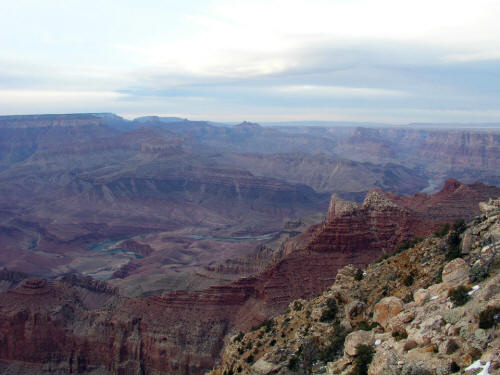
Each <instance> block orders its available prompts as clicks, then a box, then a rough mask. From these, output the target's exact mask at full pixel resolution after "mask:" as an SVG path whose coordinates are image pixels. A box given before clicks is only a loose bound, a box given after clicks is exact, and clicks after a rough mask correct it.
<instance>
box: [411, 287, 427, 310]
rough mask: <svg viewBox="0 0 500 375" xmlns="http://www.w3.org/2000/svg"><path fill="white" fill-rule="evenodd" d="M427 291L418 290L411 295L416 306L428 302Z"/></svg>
mask: <svg viewBox="0 0 500 375" xmlns="http://www.w3.org/2000/svg"><path fill="white" fill-rule="evenodd" d="M429 297H430V296H429V291H428V290H426V289H419V290H417V291H415V293H413V299H414V300H415V303H416V304H417V305H418V306H422V305H423V304H424V303H426V302H427V301H428V300H429Z"/></svg>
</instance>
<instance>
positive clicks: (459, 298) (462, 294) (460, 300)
mask: <svg viewBox="0 0 500 375" xmlns="http://www.w3.org/2000/svg"><path fill="white" fill-rule="evenodd" d="M450 299H451V301H452V302H453V304H454V305H455V306H462V305H465V304H466V303H467V301H468V300H469V294H468V291H467V288H466V287H465V286H463V285H460V286H459V287H457V288H455V289H452V290H451V291H450Z"/></svg>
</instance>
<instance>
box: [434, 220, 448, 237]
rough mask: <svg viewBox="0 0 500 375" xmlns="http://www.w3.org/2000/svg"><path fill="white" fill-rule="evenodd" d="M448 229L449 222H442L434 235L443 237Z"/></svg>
mask: <svg viewBox="0 0 500 375" xmlns="http://www.w3.org/2000/svg"><path fill="white" fill-rule="evenodd" d="M449 231H450V223H444V224H442V225H441V226H440V227H439V229H438V230H437V231H436V232H434V234H435V235H436V237H439V238H441V237H444V236H446V235H447V234H448V232H449Z"/></svg>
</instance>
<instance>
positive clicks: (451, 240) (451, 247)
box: [445, 231, 461, 260]
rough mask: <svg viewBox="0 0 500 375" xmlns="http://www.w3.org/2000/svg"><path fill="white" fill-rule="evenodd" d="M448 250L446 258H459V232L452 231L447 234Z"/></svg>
mask: <svg viewBox="0 0 500 375" xmlns="http://www.w3.org/2000/svg"><path fill="white" fill-rule="evenodd" d="M447 243H448V251H447V252H446V255H445V257H446V260H453V259H455V258H459V257H460V255H461V252H460V233H458V232H456V231H453V232H451V233H450V235H449V236H448V241H447Z"/></svg>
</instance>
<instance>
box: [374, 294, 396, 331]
mask: <svg viewBox="0 0 500 375" xmlns="http://www.w3.org/2000/svg"><path fill="white" fill-rule="evenodd" d="M403 306H404V304H403V301H401V299H400V298H397V297H385V298H383V299H382V300H380V302H379V303H377V304H376V305H375V307H374V309H373V320H374V321H376V322H377V323H378V324H380V325H381V326H382V327H384V329H385V328H387V326H388V323H389V320H390V319H391V318H393V317H395V316H396V315H398V314H399V313H400V312H401V311H402V310H403Z"/></svg>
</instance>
